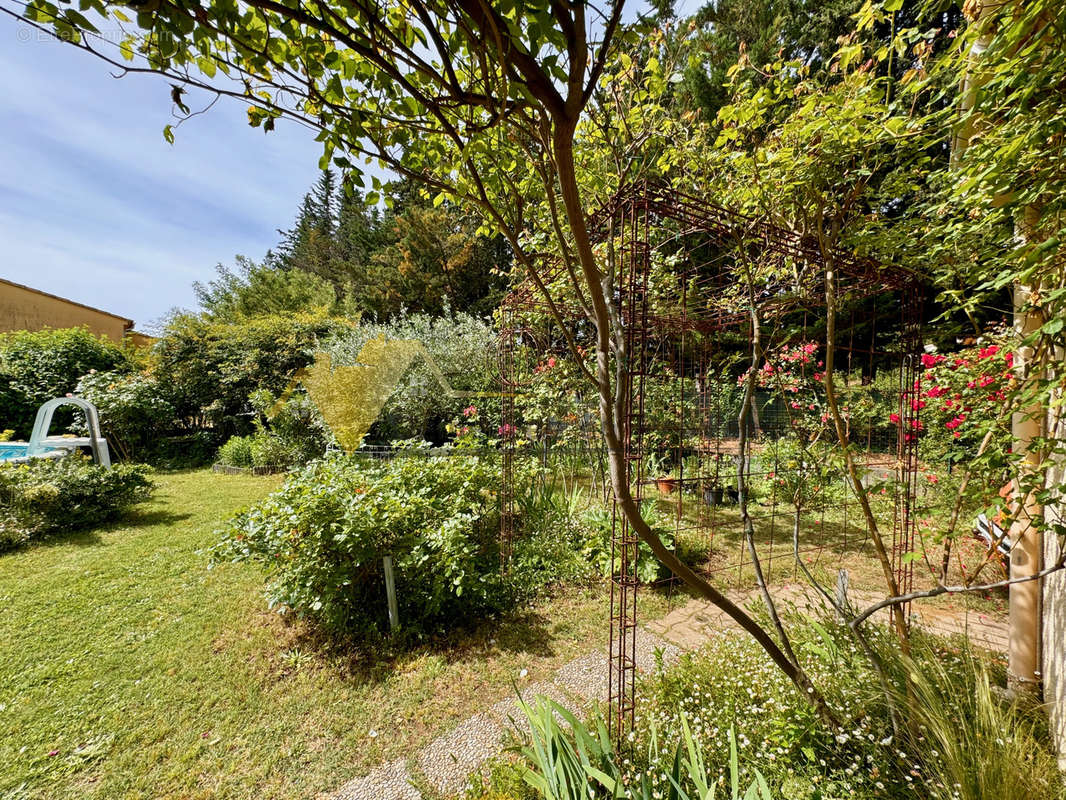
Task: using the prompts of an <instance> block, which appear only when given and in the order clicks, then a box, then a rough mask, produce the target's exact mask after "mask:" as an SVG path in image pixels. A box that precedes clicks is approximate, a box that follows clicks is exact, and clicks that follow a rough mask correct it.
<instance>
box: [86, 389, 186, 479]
mask: <svg viewBox="0 0 1066 800" xmlns="http://www.w3.org/2000/svg"><path fill="white" fill-rule="evenodd" d="M74 393H75V394H77V395H78V396H79V397H84V398H85V399H86V400H88V401H89V402H90V403H92V404H93V405H95V406H96V409H97V411H99V412H100V425H101V427H102V428H103V432H104V436H105V437H107V440H108V442H109V443H110V444H111V446H112V447H114V448H115V449H116V450H117V451H118V453H119V454H121V455H122V457H123V458H125V459H134V458H140V459H141V460H146V459H145V456H146V455H147V453H148V452H149V451H150V450H151V448H152V446H153V445H154V444H155V443H156V441H157V440H158V439H159V438H160V437H161V436H162V435H163V434H164V433H166V432H167V430H168V428H170V427H172V426H173V421H174V408H173V407H172V406H171V405H170V403H168V402H167V401H166V400H164V399H163V397H162V394H163V391H162V388H161V387H160V385H159V382H158V381H157V380H156V379H155V378H154V377H153V376H152V375H150V374H147V373H142V372H130V373H122V372H115V371H111V372H98V371H97V370H90V371H89V372H88V373H87V374H85V375H83V376H82V377H81V380H80V381H78V385H77V387H76V388H75V389H74ZM82 427H84V425H83V426H82Z"/></svg>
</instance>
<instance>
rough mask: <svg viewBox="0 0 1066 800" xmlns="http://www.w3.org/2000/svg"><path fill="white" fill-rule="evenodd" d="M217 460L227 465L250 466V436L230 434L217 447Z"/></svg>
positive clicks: (251, 462)
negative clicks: (223, 442)
mask: <svg viewBox="0 0 1066 800" xmlns="http://www.w3.org/2000/svg"><path fill="white" fill-rule="evenodd" d="M218 462H219V463H220V464H225V465H226V466H228V467H250V466H252V464H253V461H252V437H251V436H231V437H230V438H229V440H228V441H227V442H226V443H225V444H224V445H222V447H220V448H219V449H218Z"/></svg>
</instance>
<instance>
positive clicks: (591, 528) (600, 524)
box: [582, 500, 674, 583]
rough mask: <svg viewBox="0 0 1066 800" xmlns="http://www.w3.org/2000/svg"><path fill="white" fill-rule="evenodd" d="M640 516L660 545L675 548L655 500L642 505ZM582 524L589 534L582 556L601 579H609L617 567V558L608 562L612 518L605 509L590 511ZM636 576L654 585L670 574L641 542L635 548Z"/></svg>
mask: <svg viewBox="0 0 1066 800" xmlns="http://www.w3.org/2000/svg"><path fill="white" fill-rule="evenodd" d="M619 513H620V512H619ZM640 514H641V516H642V517H644V521H645V522H647V523H648V525H649V526H651V529H652V530H653V531H655V533H657V534H658V535H659V538H660V539H662V541H663V544H665V545H666V546H667V547H673V546H674V532H673V531H672V530H670V528H669V527H668V525H669V522H668V520H667V519H666V518H665V517H664V516H663V515H662V514H661V513H660V512H659V510H658V508H657V507H656V504H655V501H654V500H645V501H644V502H643V503H641V506H640ZM584 521H585V525H586V527H587V530H588V533H587V536H586V538H585V541H584V547H583V550H582V553H583V555H584V557H585V559H586V560H588V561H589V562H590V563H591V564H592V565H593V566H594V567H595V568H596V570H597V571H598V572H599V573H600V574H601V575H604V576H610V575H611V574H612V573H613V571H614V568H615V567H617V566H618V565H619V560H618V558H619V557H618V556H615V559H614V562H613V563H612V561H611V535H612V528H613V526H612V524H611V514H610V513H609V512H608V511H606V510H605V509H602V508H593V509H591V510H589V511H588V512H586V514H585V520H584ZM636 574H637V578H638V579H639V580H640V582H641V583H655V581H658V580H663V579H664V578H668V577H670V570H669V569H668V568H667V567H666V566H665V565H664V564H663V563H662V562H661V561H659V559H658V558H656V557H655V554H654V553H653V552H652V551H651V548H650V547H648V545H646V544H645V543H644V542H641V543H640V545H639V546H638V548H637V569H636Z"/></svg>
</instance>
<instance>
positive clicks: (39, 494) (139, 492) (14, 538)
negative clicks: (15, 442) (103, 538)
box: [0, 455, 153, 548]
mask: <svg viewBox="0 0 1066 800" xmlns="http://www.w3.org/2000/svg"><path fill="white" fill-rule="evenodd" d="M150 474H151V473H150V470H149V468H148V467H146V466H144V465H143V464H117V465H115V466H114V467H112V468H110V469H108V468H106V467H101V466H98V465H96V464H93V463H92V462H91V461H90V460H89V459H87V458H85V457H83V456H80V455H70V456H65V457H63V458H37V459H33V460H31V461H29V462H28V463H25V464H0V548H8V547H13V546H16V545H20V544H23V543H25V542H28V541H31V540H33V539H37V538H40V537H42V536H45V535H47V534H49V533H53V532H57V531H67V530H77V529H81V528H89V527H92V526H94V525H99V524H101V523H103V522H107V521H109V520H112V519H114V518H116V517H117V516H118V515H119V514H121V513H122V512H123V511H125V510H126V509H127V508H129V507H130V506H132V505H134V504H136V503H140V502H143V501H145V500H147V499H148V498H149V497H150V495H151V492H152V489H153V486H152V482H151V480H150V477H149V476H150Z"/></svg>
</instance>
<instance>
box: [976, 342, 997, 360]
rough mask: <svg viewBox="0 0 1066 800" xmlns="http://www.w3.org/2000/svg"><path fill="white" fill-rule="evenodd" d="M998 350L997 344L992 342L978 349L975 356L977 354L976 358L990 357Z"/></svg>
mask: <svg viewBox="0 0 1066 800" xmlns="http://www.w3.org/2000/svg"><path fill="white" fill-rule="evenodd" d="M998 352H999V345H995V344H992V345H989V346H988V347H982V348H981V349H980V351H979V352H978V353H977V356H978V358H992V356H994V355H995V354H996V353H998Z"/></svg>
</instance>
